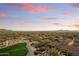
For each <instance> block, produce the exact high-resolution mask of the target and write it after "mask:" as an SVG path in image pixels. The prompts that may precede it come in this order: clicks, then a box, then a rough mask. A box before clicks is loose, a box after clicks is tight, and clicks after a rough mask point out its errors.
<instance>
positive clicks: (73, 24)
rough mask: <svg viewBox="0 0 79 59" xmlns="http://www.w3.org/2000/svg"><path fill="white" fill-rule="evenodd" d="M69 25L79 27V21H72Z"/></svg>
mask: <svg viewBox="0 0 79 59" xmlns="http://www.w3.org/2000/svg"><path fill="white" fill-rule="evenodd" d="M69 27H72V28H79V22H74V23H72V24H70V25H69Z"/></svg>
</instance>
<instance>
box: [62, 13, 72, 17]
mask: <svg viewBox="0 0 79 59" xmlns="http://www.w3.org/2000/svg"><path fill="white" fill-rule="evenodd" d="M62 14H63V15H64V16H68V17H70V16H72V15H71V14H70V13H69V12H63V13H62Z"/></svg>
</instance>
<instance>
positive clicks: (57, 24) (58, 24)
mask: <svg viewBox="0 0 79 59" xmlns="http://www.w3.org/2000/svg"><path fill="white" fill-rule="evenodd" d="M51 24H53V25H55V26H64V24H62V23H51Z"/></svg>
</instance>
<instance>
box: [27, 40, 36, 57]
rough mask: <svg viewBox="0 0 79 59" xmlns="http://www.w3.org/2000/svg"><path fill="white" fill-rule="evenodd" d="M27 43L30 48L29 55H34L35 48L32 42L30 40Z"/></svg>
mask: <svg viewBox="0 0 79 59" xmlns="http://www.w3.org/2000/svg"><path fill="white" fill-rule="evenodd" d="M26 43H27V45H26V47H27V48H28V54H27V56H34V51H35V48H34V47H32V46H31V42H29V41H28V40H27V42H26Z"/></svg>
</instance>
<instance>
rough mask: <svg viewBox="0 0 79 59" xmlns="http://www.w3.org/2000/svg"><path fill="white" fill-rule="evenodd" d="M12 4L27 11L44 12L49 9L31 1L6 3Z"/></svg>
mask: <svg viewBox="0 0 79 59" xmlns="http://www.w3.org/2000/svg"><path fill="white" fill-rule="evenodd" d="M8 5H10V6H12V7H13V8H17V7H19V8H21V9H23V10H26V11H28V12H44V11H48V10H50V8H48V7H47V6H42V5H35V6H34V5H33V4H31V3H23V4H8Z"/></svg>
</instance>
